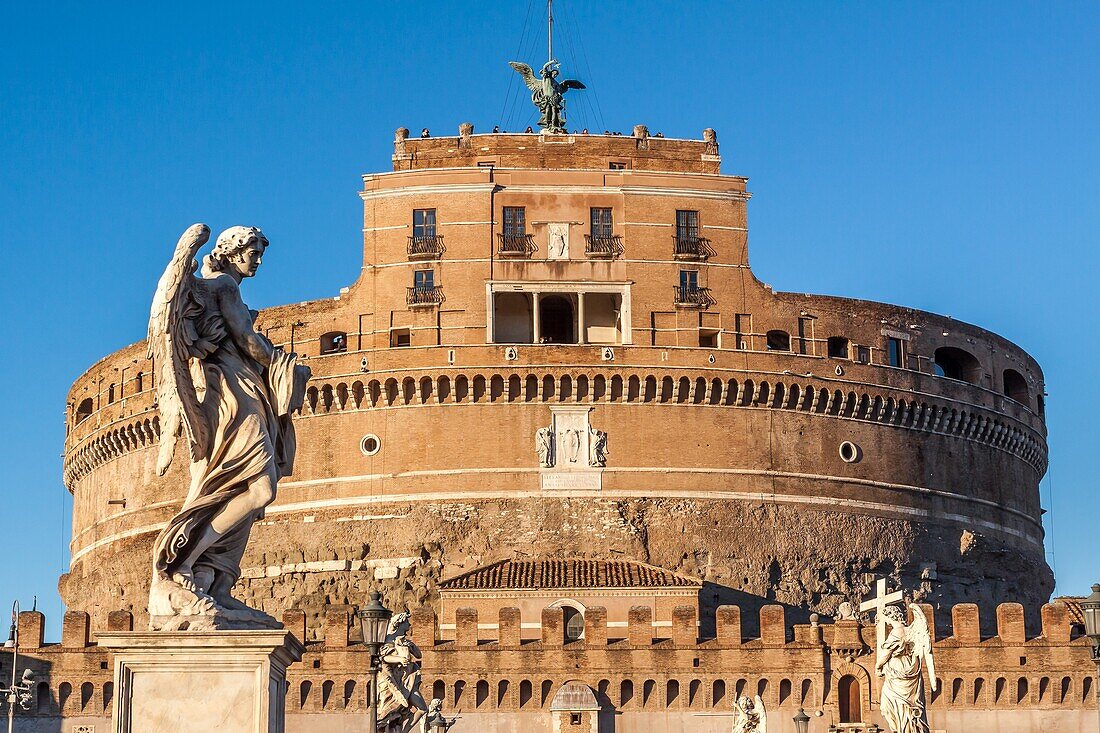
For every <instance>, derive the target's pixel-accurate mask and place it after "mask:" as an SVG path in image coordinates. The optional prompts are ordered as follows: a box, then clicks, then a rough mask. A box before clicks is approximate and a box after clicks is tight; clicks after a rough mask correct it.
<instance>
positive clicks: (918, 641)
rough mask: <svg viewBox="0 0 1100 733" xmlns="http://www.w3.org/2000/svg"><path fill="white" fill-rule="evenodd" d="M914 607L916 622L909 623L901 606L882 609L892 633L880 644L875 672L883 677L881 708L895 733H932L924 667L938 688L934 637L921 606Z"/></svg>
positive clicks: (933, 684) (930, 679)
mask: <svg viewBox="0 0 1100 733" xmlns="http://www.w3.org/2000/svg"><path fill="white" fill-rule="evenodd" d="M911 608H912V609H913V623H911V624H909V625H908V626H906V625H905V612H904V611H903V610H901V609H900V608H898V607H897V606H887V607H886V608H885V609H883V611H882V615H883V618H884V620H885V621H886V624H887V625H888V626H889V627H890V633H889V634H887V636H886V639H885V640H884V641H882V642H881V643H880V645H879V650H878V662H877V663H876V665H875V671H876V672H877V673H878V675H879V676H880V677H882V678H883V683H882V695H881V698H882V699H881V702H880V703H879V710H880V711H881V712H882V717H883V718H885V719H886V723H887V724H888V725H889V726H890V730H891V731H892V732H893V733H929V729H928V719H927V716H926V715H925V709H924V670H925V668H927V670H928V679H929V684H930V685H931V687H932V691H933V692H935V690H936V684H937V683H936V667H935V664H934V662H933V661H932V638H931V636H930V635H929V633H928V620H927V619H926V618H925V617H924V612H923V611H922V610H921V609H920V606H911Z"/></svg>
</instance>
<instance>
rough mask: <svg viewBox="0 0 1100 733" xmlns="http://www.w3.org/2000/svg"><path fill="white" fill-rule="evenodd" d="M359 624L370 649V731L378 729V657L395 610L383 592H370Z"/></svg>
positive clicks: (374, 731)
mask: <svg viewBox="0 0 1100 733" xmlns="http://www.w3.org/2000/svg"><path fill="white" fill-rule="evenodd" d="M358 616H359V625H360V626H361V627H362V629H363V643H364V644H366V645H367V649H369V650H370V726H369V727H368V728H367V731H368V733H376V732H377V730H378V661H379V659H378V657H379V654H380V652H381V650H382V644H384V643H385V641H386V633H387V632H388V631H389V628H390V617H391V616H393V611H391V610H390V609H388V608H386V607H385V606H383V605H382V594H381V593H379V592H378V591H376V590H372V591H371V592H370V600H369V601H367V605H365V606H363V607H362V608H360V609H359V613H358Z"/></svg>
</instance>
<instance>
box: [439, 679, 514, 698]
mask: <svg viewBox="0 0 1100 733" xmlns="http://www.w3.org/2000/svg"><path fill="white" fill-rule="evenodd" d="M530 688H531V683H530V682H528V683H527V692H528V696H530V692H531V689H530ZM432 699H434V700H446V699H447V683H446V682H444V681H443V680H436V681H435V682H433V683H432Z"/></svg>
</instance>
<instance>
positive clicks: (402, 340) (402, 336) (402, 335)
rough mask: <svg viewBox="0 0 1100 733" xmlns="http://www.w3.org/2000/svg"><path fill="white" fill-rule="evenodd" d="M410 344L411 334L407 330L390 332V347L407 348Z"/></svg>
mask: <svg viewBox="0 0 1100 733" xmlns="http://www.w3.org/2000/svg"><path fill="white" fill-rule="evenodd" d="M411 344H412V334H411V333H410V332H409V329H407V328H395V329H393V330H392V331H390V346H392V347H398V346H409V345H411Z"/></svg>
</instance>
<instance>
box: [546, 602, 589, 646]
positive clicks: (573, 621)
mask: <svg viewBox="0 0 1100 733" xmlns="http://www.w3.org/2000/svg"><path fill="white" fill-rule="evenodd" d="M550 607H551V608H560V609H561V610H562V615H563V618H564V629H565V641H577V640H578V639H583V638H584V606H582V605H581V604H579V603H577V602H576V601H569V600H564V601H556V602H555V603H552V604H551V605H550Z"/></svg>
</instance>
